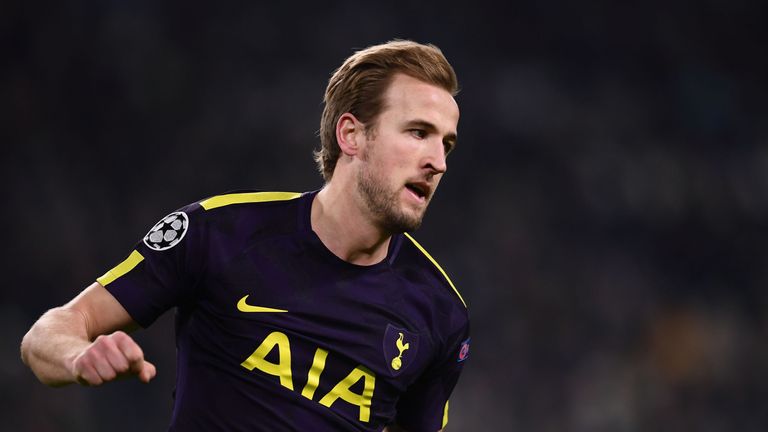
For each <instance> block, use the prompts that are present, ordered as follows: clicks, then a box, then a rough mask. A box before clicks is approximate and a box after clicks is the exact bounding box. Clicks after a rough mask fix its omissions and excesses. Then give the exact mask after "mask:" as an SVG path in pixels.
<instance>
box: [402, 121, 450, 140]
mask: <svg viewBox="0 0 768 432" xmlns="http://www.w3.org/2000/svg"><path fill="white" fill-rule="evenodd" d="M405 127H407V128H412V127H418V128H421V129H424V130H426V131H427V132H429V133H435V132H437V127H435V125H434V124H432V123H430V122H428V121H426V120H418V119H417V120H409V121H408V122H406V123H405ZM443 142H447V143H449V144H451V145H454V144H456V134H455V133H453V132H450V133H447V134H446V135H445V136H444V137H443Z"/></svg>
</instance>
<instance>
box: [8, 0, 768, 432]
mask: <svg viewBox="0 0 768 432" xmlns="http://www.w3.org/2000/svg"><path fill="white" fill-rule="evenodd" d="M767 9H768V8H767V7H766V3H765V2H759V1H739V0H735V1H734V0H728V1H724V0H705V1H697V2H694V1H688V2H682V1H671V2H669V1H646V2H642V3H636V4H630V3H626V2H573V3H571V2H565V1H556V0H546V1H542V0H540V1H526V2H514V3H509V4H507V5H503V4H501V3H497V2H489V1H486V0H476V1H472V2H463V3H455V4H452V3H446V2H406V1H394V2H376V3H365V2H358V1H355V2H352V1H346V2H336V3H333V4H325V2H309V3H306V4H304V3H296V2H290V1H285V2H271V3H269V4H263V3H260V2H235V3H226V4H223V3H220V2H208V3H207V4H205V5H198V4H196V3H189V2H182V1H167V2H155V1H147V0H140V1H115V0H106V1H86V0H79V1H78V0H73V1H67V2H49V3H43V2H34V1H31V2H20V1H15V2H14V1H11V2H3V3H2V5H0V48H1V49H2V60H0V62H1V63H0V64H2V67H0V110H1V111H0V113H1V114H2V118H1V120H0V124H2V126H1V127H0V139H2V170H1V172H0V176H2V177H0V184H2V187H3V193H2V196H3V211H2V218H3V220H2V222H3V226H5V227H6V228H5V234H4V242H3V259H2V273H3V274H5V275H6V277H5V281H4V287H3V288H2V291H1V292H2V294H0V299H1V300H2V303H1V306H0V335H1V336H2V337H1V338H0V340H1V341H2V346H0V348H1V349H0V354H1V357H0V385H1V386H2V389H3V392H2V393H0V394H1V396H0V418H1V419H2V424H3V426H2V429H4V430H13V431H102V430H111V431H115V432H119V431H136V430H142V431H143V430H146V431H156V430H158V431H159V430H164V428H165V426H166V425H167V423H168V420H169V418H170V411H171V397H172V396H171V394H172V388H173V381H174V373H175V366H174V342H173V329H172V314H171V313H169V314H167V315H166V316H165V317H164V318H162V319H161V320H160V321H159V322H158V323H157V324H156V325H155V326H153V327H151V328H150V329H147V330H142V331H139V332H138V333H137V334H136V337H137V338H138V340H139V342H140V343H141V344H142V346H143V347H144V350H145V353H146V356H147V357H148V358H149V359H151V360H152V361H154V362H155V363H156V364H157V366H158V370H159V375H158V377H157V379H156V381H154V382H153V383H151V384H150V385H142V384H140V383H138V382H135V381H134V380H125V381H121V382H118V383H115V384H111V385H108V386H105V387H102V388H82V387H78V386H70V387H66V388H61V389H51V388H47V387H45V386H43V385H42V384H40V383H38V382H37V381H36V380H35V378H34V376H33V375H32V373H31V372H30V371H29V370H28V369H26V368H25V367H24V366H23V365H22V363H21V361H20V360H19V355H18V345H19V342H20V340H21V338H22V336H23V335H24V333H25V332H26V330H27V329H28V328H29V326H30V325H31V324H32V323H33V322H34V321H35V320H36V319H37V317H38V316H39V315H40V314H42V313H43V312H44V311H45V310H47V309H48V308H50V307H53V306H56V305H59V304H62V303H64V302H66V301H68V300H69V299H70V298H72V297H73V296H74V295H75V294H76V293H77V292H79V290H81V289H82V288H83V287H85V286H86V285H88V284H90V283H91V282H92V281H93V280H94V279H95V278H96V277H98V276H100V275H101V274H103V273H104V272H105V271H106V270H108V269H110V268H111V267H112V266H113V265H115V264H116V263H117V262H119V261H121V260H122V259H123V258H124V256H125V255H126V254H127V253H128V252H130V250H131V248H132V246H133V244H134V243H135V242H136V241H137V240H138V239H140V238H141V237H142V236H143V235H144V234H145V232H146V231H147V230H148V229H149V228H150V227H151V226H152V225H153V224H154V223H155V222H156V221H157V220H158V219H159V218H160V217H162V216H164V215H165V214H167V213H168V212H170V211H172V210H174V209H176V208H178V207H180V206H182V205H184V204H187V203H190V202H193V201H196V200H199V199H201V198H203V197H206V196H210V195H213V194H218V193H221V192H224V191H228V190H232V189H242V188H256V189H265V190H292V191H303V190H311V189H316V188H319V187H320V186H321V178H320V176H319V175H318V174H317V173H316V171H315V167H314V163H313V161H312V155H311V152H312V150H313V148H315V146H316V145H317V143H318V142H319V139H318V138H317V136H316V131H317V129H318V127H319V117H320V113H321V110H322V106H321V100H322V94H323V91H324V89H325V84H326V82H327V79H328V78H329V76H330V74H331V72H332V71H333V70H334V69H335V68H336V67H337V66H339V65H340V64H341V62H342V61H343V60H344V59H345V58H346V57H347V56H348V55H350V54H351V53H352V52H353V51H354V49H357V48H363V47H366V46H368V45H372V44H376V43H380V42H383V41H386V40H389V39H393V38H409V39H414V40H417V41H420V42H432V43H435V44H436V45H438V46H439V47H440V48H442V49H443V51H444V53H445V54H446V56H447V57H448V58H449V60H451V62H452V63H453V65H454V67H455V69H456V71H457V73H458V75H459V79H460V81H461V85H462V91H461V93H460V94H459V96H458V97H457V100H458V102H459V105H460V107H461V110H462V118H461V122H460V126H459V146H458V148H457V150H456V151H455V153H453V154H452V155H451V157H450V158H449V167H450V169H449V173H448V175H447V176H446V177H445V178H444V180H443V183H442V185H441V188H440V191H439V193H438V194H437V195H436V198H435V199H434V201H433V204H432V206H431V208H430V211H429V212H428V215H427V218H426V221H425V225H424V226H423V228H422V229H421V230H420V231H419V232H418V233H416V237H417V238H418V239H419V240H420V241H421V242H422V243H423V244H424V245H425V247H427V249H429V250H430V251H431V252H432V254H433V255H434V256H435V257H436V258H437V259H438V260H439V261H440V262H441V263H442V264H443V266H444V267H445V268H446V269H447V271H448V272H449V273H450V274H451V275H452V277H453V280H454V281H455V283H456V285H457V286H458V288H459V290H460V291H461V292H462V294H463V295H464V297H465V299H466V300H467V302H468V303H469V306H470V312H471V316H472V325H473V338H472V340H473V348H472V353H471V359H470V361H469V362H468V363H467V368H466V369H465V373H464V375H463V376H462V378H461V381H460V382H459V385H458V387H457V389H456V391H455V395H454V397H453V398H452V403H451V422H450V425H449V429H450V430H453V431H477V430H509V431H598V432H599V431H765V430H768V409H766V401H768V349H766V341H767V340H768V321H767V320H766V311H767V310H768V292H766V289H765V287H766V284H767V283H768V267H767V265H768V254H766V250H765V246H766V234H768V225H767V224H766V216H768V121H766V118H768V104H767V102H766V100H767V99H766V98H767V97H768V62H767V61H766V59H767V57H766V46H768V29H767V28H766V24H767V23H768V14H767V13H766V12H768V10H767ZM212 397H216V395H212Z"/></svg>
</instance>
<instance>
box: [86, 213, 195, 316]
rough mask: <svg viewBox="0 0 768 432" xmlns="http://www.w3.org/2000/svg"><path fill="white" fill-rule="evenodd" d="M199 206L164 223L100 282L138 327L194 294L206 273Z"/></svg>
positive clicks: (100, 279)
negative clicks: (200, 279) (201, 275)
mask: <svg viewBox="0 0 768 432" xmlns="http://www.w3.org/2000/svg"><path fill="white" fill-rule="evenodd" d="M202 217H203V212H202V211H201V208H200V206H199V204H191V205H189V206H186V207H184V208H181V209H179V210H177V211H175V212H173V213H171V214H169V215H167V216H165V217H163V218H162V219H160V221H158V222H157V223H156V224H155V225H154V226H153V227H152V228H151V229H150V230H149V232H147V234H146V235H145V236H144V238H143V239H142V240H141V241H139V242H138V243H137V244H136V247H135V248H134V250H133V251H132V252H131V253H130V254H129V255H128V257H127V258H126V259H125V260H124V261H122V262H121V263H120V264H118V265H117V266H115V267H114V268H112V269H111V270H109V271H108V272H107V273H105V274H104V275H103V276H101V277H100V278H98V279H97V281H98V282H99V283H100V284H101V285H103V286H104V287H105V288H106V289H107V290H108V291H109V292H110V293H111V294H112V295H113V296H114V297H115V298H116V299H117V301H118V302H120V304H121V305H122V306H123V307H124V308H125V309H126V311H128V313H129V314H130V315H131V318H133V320H134V321H136V322H137V323H138V324H139V325H141V326H142V327H148V326H149V325H151V324H152V323H153V322H154V321H155V320H156V319H157V318H158V317H159V316H160V315H162V314H163V313H164V312H165V311H167V310H168V309H170V308H172V307H175V306H178V305H179V304H182V303H184V302H186V301H188V300H189V299H191V298H193V297H194V295H195V286H196V284H197V280H199V274H200V271H201V269H202V268H204V263H205V256H204V252H203V251H204V247H203V245H202V243H203V242H204V238H205V236H204V221H203V220H202Z"/></svg>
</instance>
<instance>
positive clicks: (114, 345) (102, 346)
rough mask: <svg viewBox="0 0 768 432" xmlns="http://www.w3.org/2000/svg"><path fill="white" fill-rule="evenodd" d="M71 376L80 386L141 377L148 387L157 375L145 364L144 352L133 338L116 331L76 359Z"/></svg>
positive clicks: (95, 343)
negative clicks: (128, 376) (124, 377)
mask: <svg viewBox="0 0 768 432" xmlns="http://www.w3.org/2000/svg"><path fill="white" fill-rule="evenodd" d="M72 373H73V375H74V377H75V379H76V380H77V382H79V383H80V384H83V385H89V386H97V385H101V384H103V383H105V382H108V381H112V380H114V379H115V378H118V377H121V376H127V375H138V377H139V379H140V380H141V381H142V382H145V383H148V382H149V380H151V379H152V378H154V377H155V374H156V373H157V371H156V369H155V365H153V364H152V363H150V362H148V361H146V360H144V352H143V351H142V350H141V348H140V347H139V345H138V344H136V342H135V341H134V340H133V339H132V338H131V337H130V336H128V335H127V334H125V333H124V332H122V331H116V332H114V333H112V334H110V335H106V336H104V335H102V336H99V337H97V338H96V340H94V341H93V342H92V343H91V344H90V345H88V347H86V348H85V349H84V350H83V352H81V353H80V354H79V355H78V356H77V357H75V359H74V361H73V362H72Z"/></svg>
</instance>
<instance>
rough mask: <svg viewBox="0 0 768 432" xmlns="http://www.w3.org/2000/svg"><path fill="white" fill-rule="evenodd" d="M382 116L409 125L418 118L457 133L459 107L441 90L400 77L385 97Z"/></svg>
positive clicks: (395, 77) (421, 82) (440, 88)
mask: <svg viewBox="0 0 768 432" xmlns="http://www.w3.org/2000/svg"><path fill="white" fill-rule="evenodd" d="M384 100H385V107H384V111H383V112H382V114H385V113H386V114H388V115H389V116H393V117H395V118H396V119H399V120H403V121H408V120H413V119H415V118H418V119H420V120H424V121H428V122H431V123H434V124H435V126H438V127H440V128H446V129H450V132H454V133H455V132H456V126H457V124H458V122H459V106H458V104H457V103H456V100H454V98H453V96H451V94H450V93H449V92H448V91H447V90H445V89H443V88H442V87H439V86H436V85H434V84H429V83H426V82H424V81H421V80H419V79H416V78H413V77H411V76H409V75H405V74H402V73H398V74H395V76H394V77H393V78H392V82H391V83H390V84H389V87H388V88H387V91H386V93H385V95H384Z"/></svg>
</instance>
